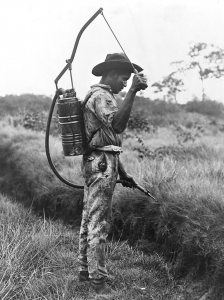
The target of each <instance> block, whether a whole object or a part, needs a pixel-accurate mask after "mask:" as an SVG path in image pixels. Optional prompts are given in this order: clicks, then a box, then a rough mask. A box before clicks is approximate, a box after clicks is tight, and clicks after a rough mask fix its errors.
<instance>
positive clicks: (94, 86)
mask: <svg viewBox="0 0 224 300" xmlns="http://www.w3.org/2000/svg"><path fill="white" fill-rule="evenodd" d="M96 87H101V88H102V89H105V90H107V91H109V92H110V93H111V94H113V92H112V90H111V87H110V86H109V85H106V84H102V83H97V84H94V85H92V86H91V88H96Z"/></svg>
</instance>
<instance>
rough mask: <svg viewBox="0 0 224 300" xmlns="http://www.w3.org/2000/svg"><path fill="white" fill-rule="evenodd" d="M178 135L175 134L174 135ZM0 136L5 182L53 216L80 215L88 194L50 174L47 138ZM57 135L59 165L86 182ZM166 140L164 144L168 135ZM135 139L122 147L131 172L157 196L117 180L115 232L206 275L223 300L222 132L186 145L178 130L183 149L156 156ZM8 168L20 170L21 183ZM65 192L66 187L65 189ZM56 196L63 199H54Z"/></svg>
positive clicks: (178, 269) (177, 268) (14, 132)
mask: <svg viewBox="0 0 224 300" xmlns="http://www.w3.org/2000/svg"><path fill="white" fill-rule="evenodd" d="M174 135H175V134H174V133H173V132H172V133H171V134H170V135H169V136H174ZM164 136H165V135H164ZM0 138H1V157H3V159H1V162H0V163H1V164H2V165H3V167H4V170H7V168H8V171H7V172H6V174H5V177H3V181H4V185H5V183H7V178H9V179H10V180H11V182H10V181H8V183H9V185H8V188H10V187H11V192H12V191H14V193H15V194H16V193H17V195H18V196H19V195H20V193H21V195H24V196H25V195H29V196H32V198H33V205H34V204H35V203H38V205H37V207H38V208H39V210H40V209H41V207H42V209H43V208H44V211H45V212H48V211H50V214H52V212H53V215H55V216H62V215H63V214H65V215H66V214H67V215H66V216H70V220H72V219H73V220H74V219H76V217H75V216H78V215H80V212H81V209H80V210H79V205H78V204H77V203H79V201H76V202H75V203H76V205H74V202H73V201H74V200H73V199H76V198H77V197H79V199H80V201H81V198H82V194H81V193H80V191H74V190H71V189H67V188H65V187H63V186H62V185H61V184H60V183H59V182H58V181H57V180H56V179H55V178H54V176H53V175H52V174H51V172H50V170H49V168H48V166H47V162H46V158H45V154H44V149H43V136H42V135H41V134H39V133H33V132H31V131H25V130H23V129H21V128H19V129H13V128H11V127H8V126H5V127H2V130H1V133H0ZM156 139H158V140H157V145H158V147H160V139H161V137H160V136H158V137H156V135H154V140H156ZM55 141H56V142H55V145H56V146H55V148H54V149H53V157H54V160H55V161H56V162H57V165H58V168H59V170H60V171H61V172H62V173H64V174H66V176H68V177H69V178H70V180H74V181H76V182H80V181H79V180H80V174H81V173H80V171H79V169H78V168H77V167H76V171H75V170H74V166H77V165H78V164H79V163H80V161H79V160H76V159H75V160H74V161H72V160H71V161H69V162H68V161H67V160H66V159H64V158H63V156H62V155H61V150H59V149H60V148H59V145H58V141H57V140H55ZM161 142H162V143H163V144H162V146H163V147H165V145H164V140H161ZM133 143H134V144H136V142H133V140H132V139H131V138H130V139H127V140H126V141H125V143H124V147H127V148H126V151H125V152H124V153H123V154H122V160H123V161H124V162H125V164H126V168H127V170H128V171H129V173H131V174H132V175H134V176H135V178H136V179H137V180H138V182H139V183H141V184H142V185H143V186H144V187H146V188H148V189H149V190H150V191H151V193H152V194H153V195H154V196H155V197H156V201H154V200H151V199H150V198H149V197H147V196H145V195H144V194H142V193H140V192H138V191H136V190H129V189H125V188H122V187H121V186H119V185H118V186H117V187H116V190H115V195H114V206H113V209H114V214H113V226H112V232H111V236H114V237H116V238H119V239H128V240H129V242H131V243H133V244H134V243H135V244H137V245H138V247H139V249H141V250H144V251H145V252H147V253H154V251H158V249H159V250H160V251H162V252H163V253H164V255H165V256H166V257H167V259H168V260H169V261H170V262H171V263H172V272H174V273H175V274H176V276H180V275H181V276H183V275H184V274H191V275H194V276H196V275H197V276H203V278H205V279H206V280H207V283H208V286H213V287H214V286H215V287H216V288H215V289H214V290H213V294H214V297H216V298H214V299H222V298H217V297H221V296H220V295H222V293H223V291H222V281H223V276H224V264H223V262H224V236H223V226H224V221H223V214H224V202H223V194H224V188H223V184H222V183H223V179H224V168H223V164H224V154H223V147H224V143H223V137H222V134H221V133H219V134H218V135H216V136H209V137H208V136H202V135H201V136H199V137H198V138H197V140H195V141H193V142H192V141H190V142H187V143H186V145H185V144H182V145H181V146H180V144H179V142H178V139H175V136H174V137H173V146H176V148H177V147H179V149H180V151H179V152H176V150H175V147H173V150H172V149H171V150H170V151H169V152H166V151H164V152H163V153H162V154H161V155H160V156H158V157H154V158H153V159H152V158H151V157H150V156H147V155H146V156H145V157H144V156H143V158H141V159H139V153H138V151H137V150H134V151H133V150H132V149H133V147H134V146H135V145H134V144H133ZM148 145H150V143H149V144H148ZM167 145H169V140H167ZM164 149H165V148H164ZM154 150H156V149H154ZM174 150H175V151H174ZM181 151H182V152H181ZM180 152H181V153H180ZM180 154H181V155H180ZM9 167H10V168H11V170H9ZM66 169H67V170H69V171H66ZM12 170H13V172H12ZM77 170H78V171H77ZM9 171H10V172H9ZM9 173H10V174H14V175H13V176H14V179H15V181H14V180H13V176H11V175H10V174H9ZM10 176H11V177H10ZM13 182H15V184H14V185H12V183H13ZM6 185H7V184H6ZM56 186H58V187H57V188H56ZM60 191H63V192H61V194H60ZM78 193H79V194H78ZM58 195H60V197H59V200H55V199H57V196H58ZM20 198H21V199H22V197H20ZM57 201H58V202H57ZM63 201H64V202H63ZM48 205H49V207H48ZM64 209H65V210H64ZM58 210H59V211H60V213H59V214H57V211H58ZM62 212H63V213H62ZM69 214H70V215H69ZM220 293H221V294H220Z"/></svg>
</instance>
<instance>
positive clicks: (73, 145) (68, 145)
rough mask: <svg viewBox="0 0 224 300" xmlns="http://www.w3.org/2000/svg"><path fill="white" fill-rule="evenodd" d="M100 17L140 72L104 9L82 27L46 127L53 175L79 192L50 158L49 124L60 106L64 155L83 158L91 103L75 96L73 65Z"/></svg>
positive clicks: (57, 90)
mask: <svg viewBox="0 0 224 300" xmlns="http://www.w3.org/2000/svg"><path fill="white" fill-rule="evenodd" d="M99 14H101V15H102V16H103V18H104V20H105V22H106V24H107V25H108V27H109V29H110V30H111V32H112V34H113V35H114V37H115V39H116V41H117V42H118V44H119V46H120V47H121V49H122V51H123V53H124V54H125V56H126V57H127V59H128V60H129V62H130V64H131V65H132V67H133V70H134V73H136V74H137V73H138V72H137V70H135V68H134V66H133V64H132V63H131V61H130V59H129V58H128V56H127V54H126V53H125V51H124V49H123V47H122V46H121V44H120V42H119V41H118V39H117V37H116V35H115V33H114V32H113V30H112V28H111V27H110V25H109V23H108V21H107V20H106V18H105V16H104V14H103V9H102V8H100V9H99V10H98V11H97V12H96V13H95V14H94V15H93V16H92V17H91V18H90V19H89V20H88V21H87V22H86V23H85V24H84V26H83V27H82V28H81V30H80V31H79V34H78V36H77V38H76V41H75V45H74V48H73V51H72V54H71V57H70V59H67V60H66V63H67V64H66V66H65V67H64V68H63V70H62V71H61V72H60V74H59V75H58V76H57V78H56V79H55V81H54V82H55V85H56V92H55V96H54V98H53V101H52V104H51V107H50V111H49V115H48V120H47V126H46V135H45V150H46V155H47V159H48V162H49V165H50V167H51V169H52V171H53V172H54V174H55V175H56V176H57V177H58V178H59V179H60V180H61V181H62V182H63V183H65V184H67V185H69V186H71V187H74V188H78V189H83V188H84V187H83V186H80V185H76V184H73V183H72V182H70V181H68V180H67V179H65V178H64V177H62V176H61V175H60V174H59V173H58V171H57V169H56V167H55V165H54V163H53V161H52V159H51V155H50V147H49V135H50V125H51V120H52V115H53V112H54V108H55V104H56V103H57V112H58V120H59V125H60V131H61V139H62V147H63V153H64V155H65V156H77V155H82V154H84V152H85V149H86V147H87V142H86V135H85V126H84V118H83V107H84V105H85V103H86V102H87V101H88V98H86V99H85V100H84V101H83V102H81V101H80V100H78V98H77V97H76V92H75V89H74V85H73V78H72V62H73V59H74V57H75V54H76V50H77V48H78V43H79V40H80V38H81V35H82V33H83V32H84V30H85V29H86V28H87V27H88V25H89V24H90V23H91V22H92V21H93V20H94V19H95V18H96V17H97V16H98V15H99ZM67 70H69V72H70V78H71V86H72V88H71V89H68V90H63V89H61V88H60V89H59V88H58V81H59V80H60V79H61V77H62V76H63V75H64V73H65V72H66V71H67ZM122 182H123V181H122V180H118V181H117V183H122ZM134 188H137V189H139V190H140V191H142V192H143V193H145V194H146V195H148V196H150V197H151V198H152V199H154V200H156V199H155V198H154V197H153V196H152V195H151V194H150V192H149V191H148V190H145V189H144V188H143V187H141V186H140V185H138V184H137V183H136V184H135V186H134Z"/></svg>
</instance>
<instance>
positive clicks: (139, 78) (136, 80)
mask: <svg viewBox="0 0 224 300" xmlns="http://www.w3.org/2000/svg"><path fill="white" fill-rule="evenodd" d="M147 87H148V84H147V78H146V77H145V76H144V75H143V74H142V73H141V74H140V73H139V74H135V75H134V77H133V79H132V85H131V88H130V89H133V90H134V91H135V92H138V91H140V90H145V89H146V88H147Z"/></svg>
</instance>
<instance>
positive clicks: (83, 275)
mask: <svg viewBox="0 0 224 300" xmlns="http://www.w3.org/2000/svg"><path fill="white" fill-rule="evenodd" d="M83 281H89V272H88V271H80V272H79V282H83Z"/></svg>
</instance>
